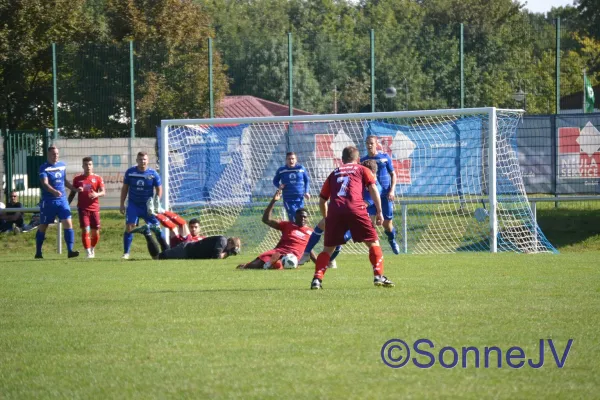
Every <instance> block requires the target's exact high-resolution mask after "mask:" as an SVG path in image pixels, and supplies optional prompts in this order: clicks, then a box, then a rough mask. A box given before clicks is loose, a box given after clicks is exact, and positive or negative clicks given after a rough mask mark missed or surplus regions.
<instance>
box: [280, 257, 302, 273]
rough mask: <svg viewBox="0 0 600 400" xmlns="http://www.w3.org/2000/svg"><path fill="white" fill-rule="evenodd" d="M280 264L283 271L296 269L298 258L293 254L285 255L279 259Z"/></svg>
mask: <svg viewBox="0 0 600 400" xmlns="http://www.w3.org/2000/svg"><path fill="white" fill-rule="evenodd" d="M281 263H282V264H283V268H285V269H294V268H298V258H297V257H296V256H295V255H293V254H286V255H285V256H283V257H282V258H281Z"/></svg>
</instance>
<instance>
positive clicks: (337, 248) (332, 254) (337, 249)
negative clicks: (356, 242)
mask: <svg viewBox="0 0 600 400" xmlns="http://www.w3.org/2000/svg"><path fill="white" fill-rule="evenodd" d="M340 251H342V246H337V247H336V248H335V250H333V253H331V258H330V259H329V262H332V261H333V260H335V258H336V257H337V256H338V254H340Z"/></svg>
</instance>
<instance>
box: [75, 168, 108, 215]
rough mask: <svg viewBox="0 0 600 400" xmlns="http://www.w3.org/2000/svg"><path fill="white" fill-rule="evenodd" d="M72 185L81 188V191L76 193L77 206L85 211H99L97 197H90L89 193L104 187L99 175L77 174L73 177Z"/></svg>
mask: <svg viewBox="0 0 600 400" xmlns="http://www.w3.org/2000/svg"><path fill="white" fill-rule="evenodd" d="M73 186H75V187H76V188H80V187H81V188H83V192H78V193H77V208H79V209H80V210H85V211H100V202H99V201H98V197H96V198H95V199H90V193H91V192H92V191H94V192H98V190H100V188H103V187H104V181H103V180H102V177H101V176H100V175H96V174H91V175H88V176H85V175H84V174H81V175H77V176H76V177H75V178H73Z"/></svg>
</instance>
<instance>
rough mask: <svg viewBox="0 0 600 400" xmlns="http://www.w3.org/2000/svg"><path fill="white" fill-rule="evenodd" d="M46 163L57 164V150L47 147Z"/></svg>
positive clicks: (53, 147) (54, 147)
mask: <svg viewBox="0 0 600 400" xmlns="http://www.w3.org/2000/svg"><path fill="white" fill-rule="evenodd" d="M48 162H49V163H50V164H55V163H57V162H58V148H57V147H56V146H50V147H48Z"/></svg>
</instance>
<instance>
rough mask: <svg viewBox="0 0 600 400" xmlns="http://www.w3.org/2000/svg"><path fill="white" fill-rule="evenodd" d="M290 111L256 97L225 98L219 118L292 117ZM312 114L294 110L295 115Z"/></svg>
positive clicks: (220, 108)
mask: <svg viewBox="0 0 600 400" xmlns="http://www.w3.org/2000/svg"><path fill="white" fill-rule="evenodd" d="M289 110H290V109H289V107H288V106H287V105H284V104H279V103H275V102H272V101H269V100H265V99H261V98H258V97H254V96H225V98H224V99H223V100H221V102H220V104H219V107H218V112H217V117H219V118H242V117H273V116H275V117H281V116H286V115H290V112H289ZM310 114H312V113H310V112H308V111H304V110H300V109H297V108H294V115H310Z"/></svg>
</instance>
